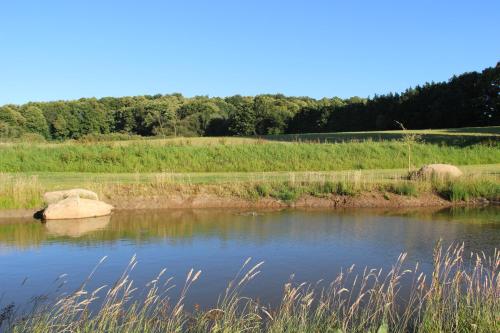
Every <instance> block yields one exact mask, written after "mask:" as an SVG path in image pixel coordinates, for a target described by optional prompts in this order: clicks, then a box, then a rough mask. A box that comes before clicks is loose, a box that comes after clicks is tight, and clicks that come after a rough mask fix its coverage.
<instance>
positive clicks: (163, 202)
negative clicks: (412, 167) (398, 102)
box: [0, 191, 484, 218]
mask: <svg viewBox="0 0 500 333" xmlns="http://www.w3.org/2000/svg"><path fill="white" fill-rule="evenodd" d="M103 200H104V201H106V202H108V203H110V204H112V205H113V206H114V207H115V209H116V210H138V209H139V210H140V209H179V208H261V209H263V208H295V207H296V208H331V209H336V208H338V209H340V208H414V207H448V206H460V205H464V204H466V203H465V202H450V201H448V200H445V199H443V198H441V197H439V196H438V195H436V194H432V193H422V194H421V195H419V196H418V197H411V196H403V195H397V194H392V193H387V192H385V193H383V192H377V191H374V192H364V193H361V194H358V195H355V196H347V195H328V196H325V197H314V196H302V197H301V198H299V199H298V200H296V201H294V202H286V201H282V200H278V199H274V198H270V197H267V198H260V199H255V200H252V199H244V198H240V197H231V196H218V195H216V194H207V193H199V194H190V195H187V194H170V195H162V196H126V195H115V196H112V197H106V198H103ZM482 203H484V202H480V201H474V202H468V203H467V204H471V205H476V204H482ZM35 211H36V210H35V209H8V210H0V218H14V217H30V216H33V214H34V213H35Z"/></svg>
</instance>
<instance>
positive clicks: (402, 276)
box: [0, 245, 500, 333]
mask: <svg viewBox="0 0 500 333" xmlns="http://www.w3.org/2000/svg"><path fill="white" fill-rule="evenodd" d="M405 259H406V254H401V255H400V256H399V258H398V259H397V261H396V263H395V264H394V265H393V266H392V269H391V270H390V271H389V272H387V273H384V272H383V271H382V270H381V269H364V270H363V272H362V273H360V274H357V273H356V272H357V270H355V269H354V266H352V267H351V268H349V269H347V270H345V271H343V272H341V273H340V274H339V275H338V276H337V277H336V278H335V279H334V280H333V281H332V282H331V283H329V284H323V283H321V282H318V283H317V284H314V285H312V284H306V283H300V284H299V283H295V282H294V281H291V282H290V283H287V284H286V285H285V286H284V291H283V295H282V298H281V301H280V303H279V304H278V305H277V306H275V307H269V306H266V305H263V304H261V303H260V302H258V301H257V300H255V299H252V298H248V297H244V295H243V294H244V287H245V285H247V284H248V283H250V282H251V281H252V280H253V279H254V278H255V277H256V276H258V274H259V273H260V269H261V266H262V263H258V264H256V265H255V266H253V267H250V266H247V265H248V264H249V262H250V260H247V261H246V263H245V264H244V266H243V268H242V269H241V270H240V272H239V273H238V275H237V276H236V277H235V279H234V280H233V281H232V282H230V283H229V285H228V287H227V289H226V291H225V292H224V293H223V294H222V295H221V296H220V298H219V300H218V301H217V303H216V305H215V306H214V307H213V308H209V309H197V308H195V309H194V310H193V311H189V310H188V309H186V307H185V303H184V301H185V299H186V296H187V295H188V292H189V289H190V287H191V286H192V285H193V284H194V283H197V282H198V280H200V276H201V271H194V270H191V271H190V272H189V274H188V276H187V278H186V280H185V284H184V286H183V287H182V289H181V293H180V297H179V299H178V300H176V301H174V300H172V299H170V298H169V297H168V292H169V291H170V289H171V288H173V286H172V285H171V280H170V279H167V278H164V277H163V274H164V272H165V270H163V271H161V272H160V274H159V275H158V276H157V277H155V278H154V279H153V280H152V281H151V282H149V283H148V284H147V285H146V286H145V287H144V289H140V290H137V289H136V288H135V286H134V284H133V281H132V280H131V279H130V271H131V270H132V269H133V268H134V266H135V265H136V260H135V258H133V259H132V261H131V262H130V265H129V267H127V269H126V270H125V272H124V273H123V275H122V276H121V277H120V278H119V280H118V281H116V283H114V284H112V286H111V287H106V286H103V287H100V288H98V289H96V290H94V291H90V290H87V289H86V288H87V283H88V281H89V280H90V279H91V278H92V274H93V273H92V274H91V275H90V276H89V278H88V279H87V280H86V281H85V282H84V283H83V284H82V286H81V287H80V288H79V289H78V290H76V291H75V292H74V293H70V294H69V295H63V296H61V297H60V298H58V300H57V301H56V302H55V303H41V304H37V305H36V306H35V308H34V309H33V310H32V311H30V312H28V313H23V312H17V311H16V308H15V307H14V306H13V305H10V306H9V305H8V306H6V307H5V308H4V309H3V310H0V326H1V325H2V324H3V325H4V327H5V329H6V330H7V331H9V332H228V333H229V332H338V333H340V332H380V333H383V332H498V330H500V320H499V319H500V318H499V313H500V301H499V300H500V297H499V296H500V273H499V270H498V269H499V267H500V253H499V252H498V251H495V253H494V254H493V256H492V257H486V256H485V255H484V254H468V253H464V247H463V245H462V246H452V247H450V248H448V249H447V250H445V251H443V249H442V248H441V246H440V245H438V246H437V247H436V249H435V251H434V270H433V272H432V274H431V275H430V276H427V275H426V274H424V273H422V272H421V271H420V270H419V265H418V264H417V265H416V266H415V267H411V268H407V265H406V264H405ZM403 285H406V286H408V288H409V290H408V291H407V292H403V291H402V290H403V288H402V286H403ZM141 292H142V293H141ZM137 294H141V295H143V296H140V297H137Z"/></svg>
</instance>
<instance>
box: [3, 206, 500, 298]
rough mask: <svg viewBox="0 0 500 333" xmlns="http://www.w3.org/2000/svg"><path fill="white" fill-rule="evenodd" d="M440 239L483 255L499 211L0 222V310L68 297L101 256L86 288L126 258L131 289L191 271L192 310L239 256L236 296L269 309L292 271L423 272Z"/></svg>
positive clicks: (122, 215) (236, 213) (182, 213)
mask: <svg viewBox="0 0 500 333" xmlns="http://www.w3.org/2000/svg"><path fill="white" fill-rule="evenodd" d="M440 238H442V239H443V243H444V244H445V245H448V244H450V243H452V242H460V243H461V242H463V243H464V244H465V250H466V251H484V252H485V253H486V254H487V255H491V254H492V253H493V251H494V249H495V247H497V248H498V247H499V246H500V208H499V207H491V206H490V207H482V208H464V207H462V208H452V209H406V210H387V211H384V210H362V209H358V210H279V211H277V210H274V211H272V210H270V211H256V212H253V211H243V210H209V209H207V210H163V211H121V212H116V213H114V214H113V215H112V216H111V217H110V218H109V217H108V218H99V219H93V220H89V221H85V220H81V221H79V220H74V221H49V222H47V223H41V222H39V221H36V220H33V219H12V218H10V219H7V218H3V219H0V306H1V305H5V304H8V303H10V302H14V303H15V304H28V303H29V301H30V299H31V298H32V297H33V296H39V295H55V294H56V293H60V292H62V291H72V290H74V289H75V288H77V287H78V286H79V285H80V283H81V282H83V280H84V279H85V278H86V277H87V276H88V275H89V273H90V272H91V271H92V269H93V268H94V267H95V266H96V265H97V263H98V262H99V261H100V259H101V258H103V257H104V256H106V257H107V258H106V260H105V261H104V262H103V263H102V264H101V265H100V266H99V267H98V269H97V271H96V273H95V275H94V276H93V278H92V280H91V282H90V285H89V289H93V288H96V287H98V286H101V285H104V284H107V285H110V284H112V283H113V282H114V281H115V280H116V279H117V278H118V277H119V276H120V275H121V273H122V272H123V270H124V268H125V267H126V266H127V263H128V262H129V261H130V259H131V258H132V256H134V255H136V256H137V261H138V264H137V266H136V267H135V269H134V270H133V272H132V274H131V276H132V278H133V280H134V283H135V285H136V286H137V287H139V289H140V288H141V286H144V285H145V284H146V283H147V282H149V281H150V280H151V279H153V278H154V277H155V276H156V275H157V274H158V273H159V272H160V271H161V270H162V268H166V269H167V272H166V275H168V276H172V277H173V278H174V281H175V283H176V285H177V286H182V285H183V283H184V280H185V277H186V274H187V273H188V271H189V270H190V269H191V268H194V269H195V270H201V271H202V273H201V276H200V278H199V279H198V281H196V283H195V284H194V285H193V287H192V289H191V290H190V292H189V299H188V303H190V304H200V305H201V306H209V305H213V304H214V303H215V302H216V301H217V296H218V295H219V294H220V293H221V292H223V291H224V289H225V287H226V285H227V283H228V282H229V281H230V280H231V279H233V277H234V276H235V274H236V273H237V272H238V270H239V269H240V267H241V265H242V264H243V263H244V261H245V260H246V259H247V258H250V257H251V258H252V263H254V264H256V263H258V262H261V261H263V262H264V264H263V266H262V267H261V268H260V270H261V273H260V274H259V276H258V277H257V278H256V279H255V280H254V281H252V282H251V283H250V284H249V285H248V286H247V287H246V288H245V291H244V292H245V294H246V295H249V296H253V297H255V298H258V299H259V300H261V301H262V302H266V303H271V304H273V303H275V302H277V300H279V299H280V295H281V294H282V291H283V285H284V284H285V283H286V282H287V281H289V280H290V276H291V275H292V274H294V277H293V279H294V281H299V282H302V281H307V282H311V283H314V282H316V281H318V280H321V279H324V280H326V281H331V280H332V279H333V278H334V277H335V276H336V275H337V274H338V273H339V272H340V270H341V269H345V268H348V267H350V266H351V265H352V264H355V265H356V267H359V268H361V269H362V268H363V267H365V266H368V267H371V268H380V267H382V268H384V269H390V267H391V265H392V264H394V262H395V261H396V259H397V257H398V255H399V254H400V253H401V252H407V253H408V258H407V264H408V265H409V266H413V265H414V264H415V262H417V261H418V262H419V263H420V267H421V269H422V270H424V271H426V272H429V271H430V270H431V269H432V253H433V248H434V246H435V244H436V242H437V241H438V240H439V239H440ZM61 274H66V275H65V276H64V278H62V279H61V280H57V278H58V276H60V275H61ZM62 280H64V281H66V284H65V285H64V286H63V287H62V289H60V290H58V291H57V292H56V289H57V288H58V285H59V284H60V281H62ZM176 290H177V289H175V290H173V291H172V296H173V297H175V294H176V292H177V291H176Z"/></svg>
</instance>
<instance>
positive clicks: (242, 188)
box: [0, 165, 500, 209]
mask: <svg viewBox="0 0 500 333" xmlns="http://www.w3.org/2000/svg"><path fill="white" fill-rule="evenodd" d="M464 170H465V172H466V174H465V176H464V177H462V178H460V179H455V180H448V179H432V180H412V181H410V180H406V179H405V175H406V174H407V172H405V171H404V170H381V171H375V170H369V171H348V172H324V173H322V172H318V173H293V172H292V173H271V174H259V173H253V174H238V175H236V176H234V177H235V178H231V176H230V175H228V174H221V175H219V177H218V176H217V175H208V176H207V175H206V174H194V175H192V174H188V175H185V174H174V175H172V174H168V173H159V174H146V175H144V174H137V175H130V174H125V175H121V174H98V175H95V176H94V177H92V175H89V174H85V173H84V174H71V173H67V174H63V175H64V176H58V175H57V174H52V173H49V174H41V175H40V176H39V175H25V174H0V208H4V209H5V208H7V209H8V208H41V207H43V205H44V204H43V202H42V196H43V193H44V192H46V191H50V190H58V189H64V188H69V187H83V188H87V189H90V190H93V191H95V192H97V193H98V195H99V196H100V198H102V199H103V200H105V201H108V202H111V203H113V204H119V203H120V201H123V200H125V201H130V200H139V201H144V202H147V201H148V200H156V201H157V200H162V199H159V198H163V200H166V199H168V198H172V197H177V198H179V200H180V201H185V202H186V205H187V206H186V207H189V202H190V201H191V200H192V199H194V198H202V197H204V196H212V197H217V198H219V199H220V201H224V200H227V201H228V202H229V201H230V200H231V199H238V200H243V201H246V202H250V203H252V202H256V201H259V200H261V199H270V200H276V201H280V202H282V203H285V204H292V203H294V202H296V201H297V200H299V199H301V198H304V197H312V198H326V199H329V198H333V197H335V196H345V197H352V198H356V197H358V196H362V195H366V194H369V193H374V194H375V193H377V194H380V195H382V196H383V197H384V198H385V199H384V200H385V201H390V200H391V195H397V196H403V197H409V198H417V197H420V196H424V195H428V194H434V195H438V196H439V197H441V198H443V199H444V200H448V201H451V202H466V201H472V200H475V199H478V198H485V199H489V200H494V201H498V200H500V182H499V180H498V171H499V170H500V169H499V166H498V165H492V166H489V167H487V166H481V167H471V168H464ZM384 205H387V202H384ZM119 206H120V205H119ZM181 206H182V205H181ZM202 206H203V205H202V204H200V207H202ZM146 207H149V206H147V205H146ZM161 207H163V206H161ZM158 208H159V207H158Z"/></svg>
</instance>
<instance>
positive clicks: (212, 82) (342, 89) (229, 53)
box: [0, 0, 500, 104]
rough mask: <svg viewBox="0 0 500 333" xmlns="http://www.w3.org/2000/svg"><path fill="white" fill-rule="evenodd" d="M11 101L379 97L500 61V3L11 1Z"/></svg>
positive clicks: (5, 36) (5, 51)
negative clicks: (168, 95) (168, 96)
mask: <svg viewBox="0 0 500 333" xmlns="http://www.w3.org/2000/svg"><path fill="white" fill-rule="evenodd" d="M0 45H1V52H0V104H4V103H23V102H26V101H30V100H34V101H48V100H56V99H74V98H79V97H92V96H95V97H102V96H124V95H142V94H156V93H172V92H180V93H182V94H184V95H186V96H193V95H210V96H228V95H233V94H242V95H255V94H260V93H278V92H280V93H284V94H286V95H300V96H303V95H308V96H312V97H323V96H329V97H330V96H340V97H349V96H353V95H358V96H363V97H365V96H369V95H370V96H373V95H374V94H375V93H377V94H380V93H386V92H389V91H402V90H404V89H405V88H407V87H409V86H415V85H416V84H421V83H424V82H426V81H442V80H447V79H448V78H449V77H450V76H452V75H453V74H459V73H462V72H465V71H473V70H481V69H483V68H485V67H488V66H493V65H495V64H496V62H497V61H499V60H500V1H498V0H494V1H480V0H478V1H471V0H467V1H456V0H455V1H437V0H433V1H427V0H419V1H401V0H400V1H384V0H379V1H333V0H332V1H314V0H309V1H306V0H303V1H290V0H289V1H272V0H267V1H255V0H247V1H243V0H242V1H238V0H232V1H217V0H212V1H186V0H184V1H167V0H165V1H147V0H146V1H139V0H136V1H126V0H121V1H106V0H100V1H90V0H80V1H76V0H74V1H73V0H72V1H69V0H65V1H51V0H44V1H35V0H33V1H23V0H11V1H2V2H1V4H0Z"/></svg>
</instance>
